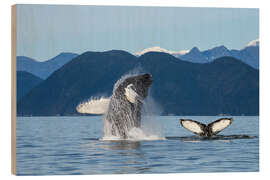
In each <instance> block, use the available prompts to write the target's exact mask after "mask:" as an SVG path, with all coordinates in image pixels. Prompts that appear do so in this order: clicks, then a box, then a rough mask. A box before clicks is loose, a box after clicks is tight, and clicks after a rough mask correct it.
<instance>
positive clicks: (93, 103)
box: [76, 97, 110, 114]
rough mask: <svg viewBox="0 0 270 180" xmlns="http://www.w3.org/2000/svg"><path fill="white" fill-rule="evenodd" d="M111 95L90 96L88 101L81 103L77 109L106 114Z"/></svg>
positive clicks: (80, 111)
mask: <svg viewBox="0 0 270 180" xmlns="http://www.w3.org/2000/svg"><path fill="white" fill-rule="evenodd" d="M109 103H110V97H109V98H105V97H101V98H90V99H89V100H88V101H86V102H83V103H80V104H79V105H78V106H77V107H76V110H77V112H78V113H82V114H105V113H106V112H107V110H108V108H109Z"/></svg>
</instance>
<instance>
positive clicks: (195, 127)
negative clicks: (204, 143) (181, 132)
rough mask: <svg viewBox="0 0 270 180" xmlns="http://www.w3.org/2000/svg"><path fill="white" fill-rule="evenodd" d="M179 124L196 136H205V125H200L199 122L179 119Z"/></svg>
mask: <svg viewBox="0 0 270 180" xmlns="http://www.w3.org/2000/svg"><path fill="white" fill-rule="evenodd" d="M180 124H181V125H182V126H183V127H184V128H186V129H187V130H189V131H191V132H193V133H194V134H197V135H199V136H201V135H202V134H205V132H204V129H205V127H206V125H205V124H202V123H200V122H197V121H194V120H191V119H180Z"/></svg>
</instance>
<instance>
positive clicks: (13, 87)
mask: <svg viewBox="0 0 270 180" xmlns="http://www.w3.org/2000/svg"><path fill="white" fill-rule="evenodd" d="M16 39H17V37H16V5H13V6H11V173H12V174H14V175H16V99H17V98H16V88H17V87H16Z"/></svg>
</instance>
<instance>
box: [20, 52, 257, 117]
mask: <svg viewBox="0 0 270 180" xmlns="http://www.w3.org/2000/svg"><path fill="white" fill-rule="evenodd" d="M136 71H137V72H138V71H139V72H148V73H151V74H152V75H153V85H152V86H151V88H150V93H149V94H150V96H151V97H153V99H154V100H155V101H156V102H157V103H158V104H160V105H161V106H162V109H163V111H162V114H163V115H168V114H174V115H218V114H231V115H243V114H245V115H258V113H259V71H258V70H257V69H255V68H253V67H251V66H249V65H247V64H245V63H243V62H242V61H240V60H238V59H236V58H233V57H227V56H225V57H221V58H217V59H215V60H213V61H211V62H207V63H203V64H200V63H193V62H188V61H183V60H181V59H179V58H176V57H175V56H173V55H170V54H168V53H162V52H147V53H144V54H142V55H141V56H139V57H136V56H134V55H132V54H130V53H128V52H125V51H120V50H112V51H107V52H85V53H83V54H81V55H78V56H77V57H75V58H73V59H72V60H71V61H70V62H68V63H66V64H64V65H63V66H62V67H61V68H59V69H57V70H56V71H55V72H54V73H52V74H51V75H50V76H49V77H48V78H47V79H45V80H44V81H42V82H41V83H40V84H38V85H37V86H36V87H34V88H33V89H32V90H31V91H30V92H28V93H27V94H26V95H25V96H24V97H23V98H22V99H21V100H20V101H18V103H17V114H18V115H19V116H31V115H32V116H55V115H78V113H77V112H76V106H77V105H78V104H79V103H81V102H83V101H86V100H87V99H89V98H90V97H97V96H107V97H108V96H110V95H111V94H112V89H113V85H114V83H115V82H116V81H117V80H118V79H120V78H121V77H122V76H123V75H125V74H128V73H130V72H136Z"/></svg>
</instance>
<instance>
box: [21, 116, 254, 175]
mask: <svg viewBox="0 0 270 180" xmlns="http://www.w3.org/2000/svg"><path fill="white" fill-rule="evenodd" d="M179 118H188V119H194V120H197V121H200V122H203V123H206V124H207V123H210V122H212V121H214V120H216V119H218V118H220V117H216V116H209V117H206V116H194V117H191V116H190V117H178V116H156V117H148V118H147V119H148V120H147V119H146V120H145V121H146V122H145V129H144V131H145V132H149V133H150V135H151V134H152V135H154V136H153V137H155V138H153V139H151V138H149V139H147V140H132V141H130V140H129V141H110V140H102V129H103V122H102V119H103V117H102V116H91V117H85V116H82V117H17V164H16V165H17V174H18V175H60V174H123V173H124V174H128V173H132V174H136V173H147V174H149V173H189V172H190V173H196V172H197V173H199V172H254V171H259V117H258V116H235V117H233V118H234V122H233V124H232V125H231V126H230V127H228V128H227V129H225V130H223V131H222V132H220V135H223V136H221V137H228V138H218V139H212V140H209V139H200V138H198V137H197V136H195V135H193V134H192V133H191V132H189V131H187V130H186V129H184V128H182V127H181V126H180V124H179V121H178V119H179ZM231 135H234V136H231ZM243 135H248V136H243ZM149 137H152V136H149ZM157 137H158V138H157ZM247 137H250V138H247ZM251 137H252V138H251Z"/></svg>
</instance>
